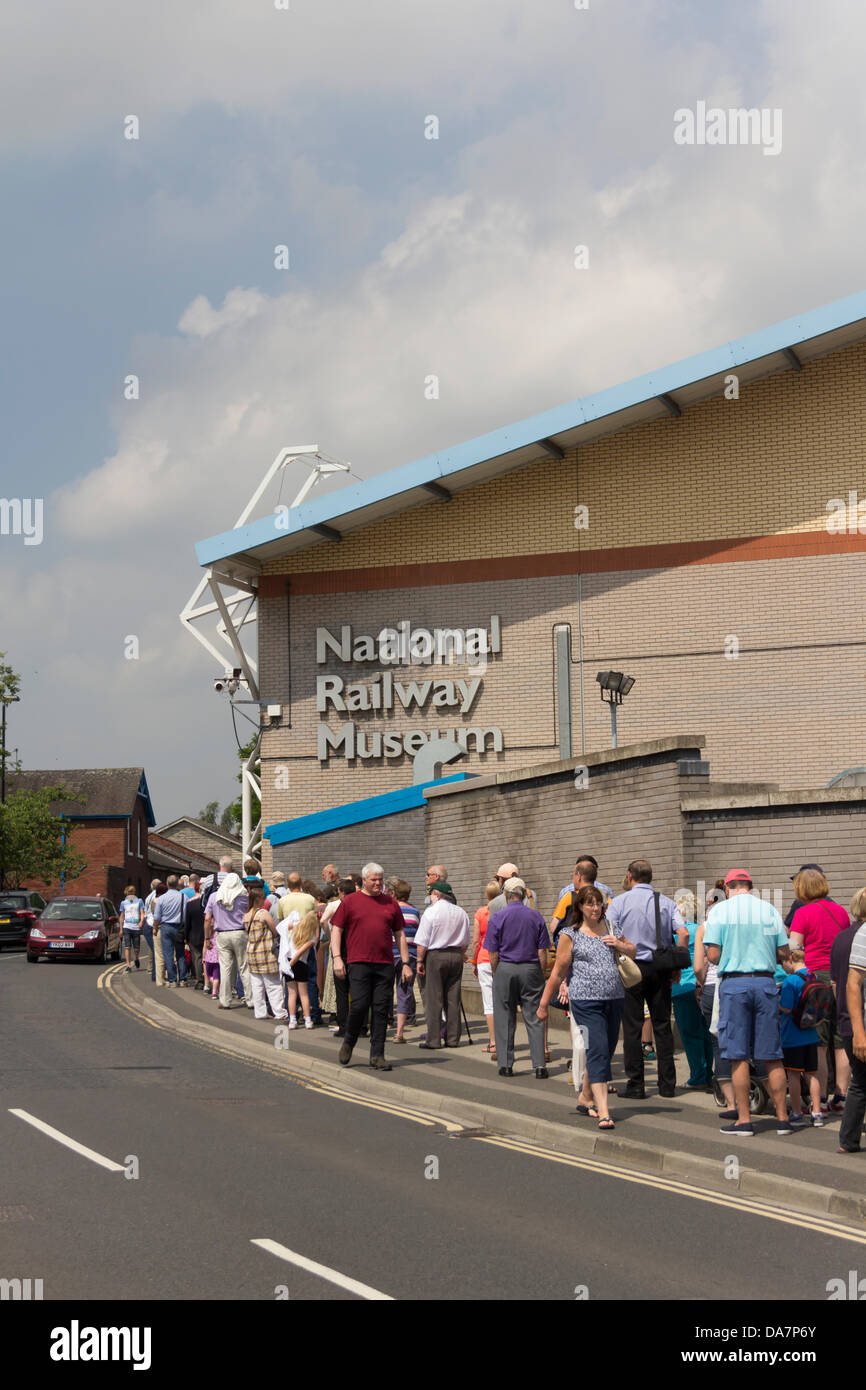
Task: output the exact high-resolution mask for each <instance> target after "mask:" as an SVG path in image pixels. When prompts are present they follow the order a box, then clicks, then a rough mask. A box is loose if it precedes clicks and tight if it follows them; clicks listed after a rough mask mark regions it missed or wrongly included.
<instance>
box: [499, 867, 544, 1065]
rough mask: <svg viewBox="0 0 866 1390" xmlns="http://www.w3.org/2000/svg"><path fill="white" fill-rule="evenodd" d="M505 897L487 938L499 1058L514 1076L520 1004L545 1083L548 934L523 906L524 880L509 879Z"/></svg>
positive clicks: (538, 917)
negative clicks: (542, 1007) (543, 1013)
mask: <svg viewBox="0 0 866 1390" xmlns="http://www.w3.org/2000/svg"><path fill="white" fill-rule="evenodd" d="M503 891H504V894H505V907H504V908H502V909H501V910H500V911H499V912H494V913H493V914H492V915H491V917H490V921H489V923H488V927H487V934H486V936H485V938H484V946H485V949H486V950H487V951H488V952H489V954H490V968H491V970H492V971H493V1032H494V1035H495V1037H496V1055H497V1057H498V1058H499V1060H500V1062H503V1063H504V1065H503V1066H501V1067H500V1068H499V1075H500V1076H513V1075H514V1028H515V1025H516V1023H517V1005H518V1004H519V1005H520V1007H521V1010H522V1012H523V1022H524V1023H525V1024H526V1034H527V1037H528V1038H529V1053H530V1056H531V1058H532V1065H533V1066H534V1067H535V1075H536V1076H537V1077H538V1078H539V1079H540V1080H541V1079H543V1078H546V1077H547V1067H546V1066H545V1065H544V1024H543V1023H542V1022H541V1019H540V1018H539V1017H538V1005H539V1004H540V1002H541V996H542V994H543V993H544V967H545V964H546V963H547V952H548V950H549V949H550V934H549V932H548V930H547V923H546V922H545V920H544V918H543V917H542V915H541V913H540V912H535V911H534V910H533V909H532V908H531V907H527V905H526V903H525V902H524V899H525V897H526V884H525V883H524V882H523V879H522V878H509V879H507V880H506V882H505V885H504V889H503Z"/></svg>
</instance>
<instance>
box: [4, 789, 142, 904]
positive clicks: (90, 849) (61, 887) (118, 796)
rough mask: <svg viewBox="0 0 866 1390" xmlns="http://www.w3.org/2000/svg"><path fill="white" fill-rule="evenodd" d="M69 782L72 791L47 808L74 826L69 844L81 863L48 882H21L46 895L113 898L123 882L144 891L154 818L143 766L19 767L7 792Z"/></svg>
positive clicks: (116, 899) (117, 897)
mask: <svg viewBox="0 0 866 1390" xmlns="http://www.w3.org/2000/svg"><path fill="white" fill-rule="evenodd" d="M56 786H65V787H68V788H69V789H70V790H71V791H72V792H73V793H74V795H73V796H72V797H70V799H69V800H68V801H58V802H56V803H55V804H54V805H53V807H52V809H53V810H55V811H56V813H57V814H58V815H59V816H62V817H63V819H64V820H65V821H66V822H67V823H68V824H69V825H70V826H71V827H72V828H73V849H74V851H75V853H77V854H83V855H84V857H85V859H86V864H85V867H84V869H83V870H82V872H81V873H80V874H79V876H78V878H75V879H70V880H69V881H68V882H67V883H52V884H49V885H48V886H47V887H46V885H45V884H44V883H42V882H40V881H38V880H36V879H34V880H32V881H31V882H28V883H27V884H25V885H24V887H27V888H33V889H35V890H36V891H37V892H39V893H41V894H42V896H43V897H45V898H51V897H55V896H57V895H58V894H60V893H63V892H67V893H93V894H94V895H98V896H99V897H106V898H108V899H110V901H111V902H114V903H117V902H119V901H120V899H121V898H122V897H123V892H124V889H125V888H126V886H127V884H130V883H132V884H134V885H135V888H136V890H137V891H138V893H139V894H140V895H141V896H142V897H144V896H145V894H146V893H148V892H149V890H150V881H149V874H148V863H147V856H148V830H149V829H150V827H151V826H153V825H155V824H156V817H155V816H154V814H153V807H152V805H151V801H150V792H149V791H148V789H147V780H146V778H145V775H144V768H143V767H106V768H52V769H50V770H48V771H41V772H20V773H18V774H17V775H16V776H14V777H11V778H10V779H9V782H8V792H9V794H13V793H14V792H16V791H39V790H41V789H42V788H43V787H56Z"/></svg>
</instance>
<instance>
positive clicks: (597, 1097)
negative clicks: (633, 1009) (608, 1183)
mask: <svg viewBox="0 0 866 1390" xmlns="http://www.w3.org/2000/svg"><path fill="white" fill-rule="evenodd" d="M635 950H636V947H635V946H633V945H632V943H631V942H630V941H626V939H625V937H624V936H623V935H622V928H621V927H619V926H613V927H611V925H610V924H609V923H608V921H607V920H606V918H605V916H604V896H603V894H602V893H601V892H600V890H599V889H598V888H595V887H586V888H581V890H580V892H579V893H578V894H577V895H576V897H575V900H574V915H573V918H572V920H571V922H570V923H569V924H568V925H567V926H565V927H563V929H562V931H561V932H560V934H559V942H558V944H557V947H556V961H555V963H554V966H553V970H552V971H551V974H550V979H549V980H548V981H547V984H546V985H545V987H544V993H543V994H542V996H541V1003H540V1004H539V1006H538V1017H539V1018H540V1019H545V1018H547V1009H548V1004H549V1003H550V1000H551V999H552V997H553V995H554V994H555V993H557V992H558V990H559V987H560V985H561V984H562V983H563V981H565V980H566V979H567V981H568V998H569V1003H570V1005H571V1012H572V1016H573V1018H574V1021H575V1023H576V1025H577V1027H578V1028H579V1029H580V1031H581V1033H582V1035H583V1038H584V1041H585V1044H586V1071H585V1073H584V1078H583V1089H582V1091H581V1093H580V1101H579V1104H578V1107H577V1112H578V1114H579V1115H588V1116H589V1118H590V1119H593V1120H597V1121H598V1127H599V1129H601V1130H610V1129H613V1128H614V1122H613V1120H612V1119H611V1117H610V1112H609V1110H608V1090H607V1087H608V1082H609V1081H610V1079H611V1069H610V1059H611V1057H612V1056H613V1052H614V1049H615V1047H616V1044H617V1039H618V1038H619V1028H620V1023H621V1022H622V1011H623V1006H624V1002H625V988H624V984H623V979H624V980H625V987H628V986H629V985H630V984H631V983H633V977H632V974H630V973H629V972H630V971H631V972H634V971H635V970H636V968H637V967H636V966H635V965H634V956H635ZM621 977H623V978H621Z"/></svg>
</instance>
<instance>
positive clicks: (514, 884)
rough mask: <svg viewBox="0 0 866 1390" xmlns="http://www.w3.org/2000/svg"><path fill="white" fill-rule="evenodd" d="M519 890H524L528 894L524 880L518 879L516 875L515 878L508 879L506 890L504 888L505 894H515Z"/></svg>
mask: <svg viewBox="0 0 866 1390" xmlns="http://www.w3.org/2000/svg"><path fill="white" fill-rule="evenodd" d="M518 888H522V889H523V891H524V893H525V892H526V884H525V883H524V882H523V879H522V878H517V876H516V875H515V877H514V878H507V879H506V880H505V886H504V888H503V892H505V893H513V892H515V890H516V889H518Z"/></svg>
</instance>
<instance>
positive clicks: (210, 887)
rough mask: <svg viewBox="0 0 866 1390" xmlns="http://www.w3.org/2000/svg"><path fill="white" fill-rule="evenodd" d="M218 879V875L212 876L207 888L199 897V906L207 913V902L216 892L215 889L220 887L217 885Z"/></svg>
mask: <svg viewBox="0 0 866 1390" xmlns="http://www.w3.org/2000/svg"><path fill="white" fill-rule="evenodd" d="M219 877H220V876H219V874H218V873H216V874H214V876H213V878H212V879H211V881H210V883H209V884H208V886H207V888H206V889H205V890H204V892H203V893H202V895H201V905H202V907H203V908H204V910H205V911H207V905H208V902H209V900H210V898H211V897H212V895H213V894H214V893H215V892H216V890H217V889H218V888H219V886H220V885H219Z"/></svg>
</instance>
